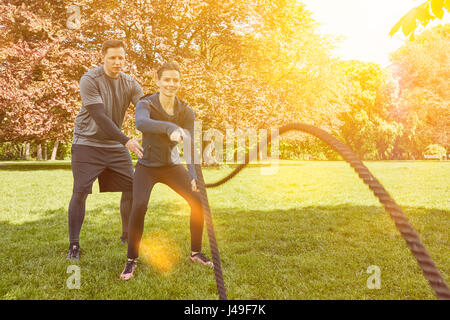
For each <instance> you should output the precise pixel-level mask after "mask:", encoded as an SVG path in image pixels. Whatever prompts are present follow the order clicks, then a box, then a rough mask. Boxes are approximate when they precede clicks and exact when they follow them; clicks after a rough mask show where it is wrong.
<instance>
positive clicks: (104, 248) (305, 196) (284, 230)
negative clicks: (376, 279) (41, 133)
mask: <svg viewBox="0 0 450 320" xmlns="http://www.w3.org/2000/svg"><path fill="white" fill-rule="evenodd" d="M366 165H367V166H368V168H369V169H370V170H371V172H372V173H373V174H374V175H375V177H377V178H378V180H379V181H380V182H381V183H382V184H383V185H384V187H385V188H386V190H387V191H388V192H389V193H390V194H391V196H392V197H393V198H394V200H395V201H396V202H397V203H398V204H399V205H400V206H401V207H402V208H403V210H404V212H405V214H406V215H407V216H408V218H409V220H410V222H411V224H412V225H413V226H414V228H415V229H416V230H417V231H418V233H419V234H420V236H421V239H422V241H423V243H424V244H425V246H426V248H427V249H428V251H429V253H430V255H431V257H432V258H433V259H434V261H435V263H436V265H437V266H438V268H439V269H440V271H441V273H442V275H443V277H444V278H445V279H446V281H447V283H450V242H449V230H450V216H449V214H450V202H449V199H450V183H449V181H450V163H449V162H437V161H428V162H425V161H415V162H412V161H404V162H401V161H398V162H394V161H391V162H366ZM260 170H261V169H260V168H259V167H251V168H247V169H245V170H244V171H243V172H241V173H240V174H239V175H238V176H237V177H236V178H234V179H233V180H231V181H230V182H228V183H226V184H225V185H223V186H221V187H218V188H215V189H209V190H208V197H209V201H210V206H211V211H212V215H213V220H214V225H215V231H216V236H217V241H218V244H219V249H220V254H221V259H222V267H223V274H224V280H225V285H226V288H227V294H228V298H229V299H435V296H434V293H433V291H432V289H431V288H430V287H429V285H428V281H427V280H426V279H425V278H424V276H423V274H422V271H421V270H420V268H419V267H418V265H417V263H416V260H415V258H414V257H413V256H412V254H411V253H410V251H409V249H408V248H407V246H406V244H405V242H404V240H403V238H402V237H401V236H400V234H399V232H398V231H397V229H396V228H395V225H394V223H393V221H392V220H391V219H390V217H389V215H388V213H387V212H385V211H384V209H383V207H382V206H381V204H380V203H379V202H378V199H376V198H375V197H374V196H373V194H372V192H371V191H370V190H369V188H368V187H367V186H366V185H364V184H363V182H362V181H361V180H360V179H359V178H358V177H357V175H356V173H355V172H354V171H353V169H351V168H350V166H349V165H348V164H346V163H345V162H341V161H336V162H319V161H317V162H315V161H304V162H289V161H282V162H281V165H280V167H279V171H278V173H277V174H276V175H270V176H267V175H261V171H260ZM230 171H231V169H230V168H221V169H214V168H209V169H204V175H205V180H206V181H207V182H213V181H216V180H218V179H219V178H220V177H223V176H225V175H226V174H227V173H228V172H230ZM0 181H1V184H0V213H1V214H0V234H1V240H0V241H1V250H0V261H1V264H0V298H1V299H164V300H165V299H217V291H216V284H215V279H214V273H213V271H212V269H207V268H204V267H202V266H199V265H193V264H192V263H191V262H190V261H189V259H188V254H189V249H190V240H189V239H190V235H189V206H188V204H187V203H186V202H185V201H184V200H183V199H182V198H181V197H180V196H178V195H177V194H176V193H175V192H173V191H172V190H170V189H169V188H168V187H166V186H165V185H161V184H158V185H157V186H156V187H155V188H154V191H153V193H152V196H151V200H150V204H149V208H148V212H147V216H146V221H145V230H144V238H145V242H146V243H147V247H146V252H151V253H153V255H152V256H150V257H149V258H147V259H144V256H143V255H141V257H142V259H141V262H140V263H139V266H138V269H137V271H136V276H135V278H133V279H132V280H130V281H128V282H123V281H121V280H119V274H120V272H121V271H122V269H123V266H124V263H125V260H126V247H124V246H121V245H120V244H119V236H120V233H121V222H120V214H119V199H120V194H118V193H106V194H100V193H98V185H97V183H96V184H95V185H94V194H92V195H90V196H89V197H88V200H87V208H86V209H87V213H86V218H85V221H84V225H83V229H82V232H81V236H80V244H81V247H82V249H83V255H82V259H81V260H80V262H79V263H78V266H79V267H80V270H81V288H80V289H72V290H71V289H68V288H67V286H66V280H67V279H68V278H69V277H70V276H71V275H70V274H68V273H67V268H68V266H70V265H71V264H72V263H71V262H68V261H66V260H65V255H66V251H67V248H68V230H67V229H68V228H67V207H68V204H69V200H70V197H71V191H72V172H71V170H70V162H67V161H66V162H62V161H57V162H45V163H44V162H42V163H23V162H14V163H13V162H2V163H0ZM203 239H204V242H203V243H204V245H203V247H204V251H205V252H206V253H207V255H209V256H210V250H209V243H208V237H207V232H206V228H205V230H204V237H203ZM372 265H375V266H378V267H379V268H380V270H381V278H380V279H381V288H380V289H372V290H371V289H368V288H367V285H366V282H367V279H368V278H369V276H370V274H368V273H367V268H368V267H369V266H372Z"/></svg>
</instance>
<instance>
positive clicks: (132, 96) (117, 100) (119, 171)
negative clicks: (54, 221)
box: [67, 40, 144, 260]
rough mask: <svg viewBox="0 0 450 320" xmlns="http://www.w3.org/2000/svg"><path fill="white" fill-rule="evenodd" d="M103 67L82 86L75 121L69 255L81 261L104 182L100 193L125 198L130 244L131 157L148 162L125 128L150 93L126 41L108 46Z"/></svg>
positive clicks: (123, 210)
mask: <svg viewBox="0 0 450 320" xmlns="http://www.w3.org/2000/svg"><path fill="white" fill-rule="evenodd" d="M102 53H103V65H100V66H98V67H96V68H94V69H92V70H89V71H88V72H86V73H85V74H84V75H83V76H82V77H81V80H80V95H81V101H82V107H81V109H80V112H79V113H78V115H77V117H76V119H75V126H74V133H73V143H72V149H71V151H72V172H73V179H74V183H73V193H72V198H71V200H70V204H69V221H68V222H69V242H70V244H69V252H68V253H67V259H71V260H78V259H79V258H80V254H81V249H80V244H79V235H80V231H81V226H82V224H83V220H84V216H85V207H86V198H87V196H88V194H90V193H92V184H93V183H94V181H95V180H96V179H97V178H98V181H99V186H100V192H122V197H121V200H120V213H121V217H122V237H121V238H122V242H123V243H124V242H125V241H127V232H128V216H129V214H130V211H131V205H132V188H133V163H132V162H131V157H130V154H129V151H131V152H134V153H135V154H137V155H138V157H142V150H143V149H142V147H141V145H140V144H139V142H138V140H137V139H131V138H129V137H127V136H126V135H124V134H123V133H122V132H121V130H120V128H121V127H122V122H123V119H124V117H125V113H126V111H127V109H128V107H129V105H130V102H133V104H134V105H136V103H137V102H138V100H139V98H141V97H142V96H143V95H144V93H143V91H142V88H141V86H140V85H139V84H138V83H137V82H136V80H135V79H133V78H132V77H131V76H130V75H128V74H125V73H123V72H122V71H121V70H122V68H123V67H124V65H125V44H124V43H123V42H122V41H120V40H108V41H106V42H105V43H103V46H102Z"/></svg>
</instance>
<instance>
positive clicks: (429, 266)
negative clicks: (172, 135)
mask: <svg viewBox="0 0 450 320" xmlns="http://www.w3.org/2000/svg"><path fill="white" fill-rule="evenodd" d="M291 130H296V131H303V132H306V133H309V134H312V135H313V136H315V137H317V138H319V139H320V140H322V141H324V142H325V143H327V144H328V145H329V146H330V147H331V148H332V149H333V150H335V151H336V152H337V153H338V154H340V155H341V156H342V158H344V160H345V161H347V162H348V163H349V164H350V166H351V167H353V169H354V170H355V171H356V172H357V173H358V175H359V177H360V178H361V179H362V180H363V181H364V183H365V184H367V185H368V186H369V188H370V189H371V190H372V191H373V193H374V194H375V196H376V197H377V198H378V199H379V200H380V202H381V203H382V204H383V205H384V208H385V209H386V211H387V212H388V213H389V215H390V217H391V218H392V220H394V222H395V225H396V227H397V229H398V230H399V231H400V234H401V235H402V236H403V238H404V239H405V241H406V244H407V245H408V247H409V249H410V250H411V252H412V254H413V255H414V257H415V258H416V260H417V262H418V264H419V266H420V268H421V269H422V271H423V274H424V275H425V278H427V279H428V281H429V283H430V286H431V287H432V288H433V290H434V291H435V293H436V296H437V297H438V299H446V300H450V290H449V288H448V286H447V284H446V283H445V281H444V279H443V278H442V276H441V274H440V272H439V270H438V268H437V267H436V265H435V264H434V262H433V260H432V259H431V257H430V255H429V254H428V252H427V250H426V248H425V246H424V245H423V243H422V242H421V241H420V237H419V235H418V234H417V232H416V231H415V230H414V228H413V227H412V226H411V224H410V223H409V221H408V219H407V217H406V216H405V215H404V213H403V211H402V209H401V208H400V207H399V206H398V205H397V204H396V203H395V201H394V200H393V199H392V198H391V196H390V195H389V194H388V193H387V191H386V190H385V189H384V187H383V186H382V185H381V184H380V183H379V182H378V180H377V179H376V178H375V177H374V176H373V175H372V173H370V171H369V169H367V167H366V166H365V165H364V164H363V163H362V161H361V160H359V158H358V157H357V156H356V155H355V154H354V153H353V151H352V150H351V149H350V148H349V147H347V146H346V145H345V144H344V143H342V142H341V141H339V140H338V139H336V138H335V137H333V136H332V135H330V134H329V133H327V132H326V131H324V130H322V129H319V128H316V127H314V126H311V125H308V124H303V123H291V124H288V125H285V126H283V127H281V128H280V129H279V134H280V135H282V134H284V133H286V132H288V131H291ZM267 140H268V141H270V140H271V139H269V137H268V139H267ZM265 147H266V142H265V141H262V142H261V143H260V145H259V150H263V148H265ZM255 154H256V153H255ZM248 162H249V158H248V156H247V157H246V158H245V162H244V163H243V164H240V165H239V166H238V167H237V168H236V169H235V170H233V171H232V172H231V173H230V174H229V175H228V176H226V177H225V178H223V179H221V180H219V181H217V182H215V183H210V184H205V182H204V179H203V175H202V172H201V168H200V165H196V172H197V177H198V178H199V182H200V184H199V187H200V188H199V189H200V193H201V198H202V206H203V208H204V210H205V211H204V213H205V220H206V223H207V229H208V235H209V239H210V246H211V254H212V256H213V262H214V273H215V275H216V283H217V289H218V292H219V299H226V292H225V285H224V283H223V277H222V269H221V266H220V258H219V251H218V248H217V242H216V239H215V235H214V229H213V225H212V219H211V212H210V209H209V204H208V199H207V195H206V189H205V187H206V188H213V187H217V186H219V185H221V184H223V183H225V182H227V181H228V180H230V179H231V178H233V177H234V176H235V175H236V174H238V173H239V171H241V170H242V169H243V168H244V167H245V166H246V165H247V164H248Z"/></svg>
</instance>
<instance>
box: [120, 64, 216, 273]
mask: <svg viewBox="0 0 450 320" xmlns="http://www.w3.org/2000/svg"><path fill="white" fill-rule="evenodd" d="M156 84H157V86H158V88H159V92H157V93H155V94H153V95H146V96H144V97H143V98H141V100H140V101H139V102H138V103H137V105H136V116H135V119H136V128H137V129H138V130H139V131H141V132H142V133H143V141H142V146H143V148H144V152H143V157H142V158H140V159H139V160H138V163H137V165H136V170H135V173H134V182H133V206H132V209H131V214H130V221H129V225H128V261H127V263H126V265H125V269H124V270H123V272H122V274H121V275H120V278H121V279H123V280H128V279H130V278H131V277H132V276H133V273H134V270H135V269H136V259H137V257H138V255H139V244H140V241H141V238H142V233H143V230H144V218H145V214H146V212H147V206H148V201H149V199H150V193H151V191H152V188H153V186H154V185H155V184H156V183H158V182H161V183H164V184H166V185H168V186H169V187H170V188H172V189H173V190H174V191H175V192H177V193H178V194H179V195H181V196H182V197H183V198H184V199H186V201H187V202H188V203H189V205H190V207H191V217H190V230H191V254H190V259H191V261H193V262H199V263H201V264H203V265H208V266H213V263H212V262H211V261H210V260H209V259H208V258H207V257H206V256H205V255H204V254H203V253H202V252H201V247H202V234H203V223H204V220H203V210H202V205H201V201H200V195H199V190H198V188H197V181H196V179H197V176H196V173H195V164H194V147H193V145H194V142H193V140H194V120H195V114H194V111H193V110H192V109H191V108H190V107H188V106H187V105H186V103H184V102H183V101H181V100H180V99H178V98H177V97H176V93H177V91H178V89H179V88H180V70H179V67H178V64H176V63H173V62H168V63H164V64H163V65H162V66H161V67H160V68H159V69H158V71H157V77H156ZM183 139H184V140H187V141H185V142H187V143H185V149H186V145H187V146H190V151H191V152H187V151H188V150H185V154H187V155H188V156H187V157H186V158H189V159H186V162H187V166H188V170H186V169H185V167H184V166H183V165H182V164H181V163H180V156H179V153H178V148H177V144H178V143H179V142H181V141H183Z"/></svg>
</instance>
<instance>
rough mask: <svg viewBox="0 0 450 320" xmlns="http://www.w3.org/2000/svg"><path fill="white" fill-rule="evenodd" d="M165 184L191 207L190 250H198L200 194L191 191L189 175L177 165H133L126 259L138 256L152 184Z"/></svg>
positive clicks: (182, 167) (200, 233)
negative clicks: (134, 166)
mask: <svg viewBox="0 0 450 320" xmlns="http://www.w3.org/2000/svg"><path fill="white" fill-rule="evenodd" d="M158 182H161V183H164V184H166V185H168V186H169V187H170V188H171V189H172V190H174V191H175V192H177V193H178V194H179V195H181V196H182V197H183V198H184V199H185V200H186V201H187V202H188V203H189V206H190V207H191V217H190V229H191V250H192V251H197V252H199V251H201V249H202V234H203V221H204V220H203V210H202V205H201V201H200V193H199V192H195V191H192V186H191V178H190V177H189V174H188V171H187V170H186V168H185V167H184V166H183V165H181V164H178V165H173V166H165V167H146V166H143V165H141V164H139V163H138V164H137V165H136V170H135V172H134V181H133V206H132V209H131V214H130V222H129V225H128V258H130V259H136V258H137V257H138V256H139V245H140V242H141V238H142V233H143V231H144V218H145V213H146V212H147V206H148V201H149V199H150V194H151V192H152V189H153V186H154V185H155V184H156V183H158Z"/></svg>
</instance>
